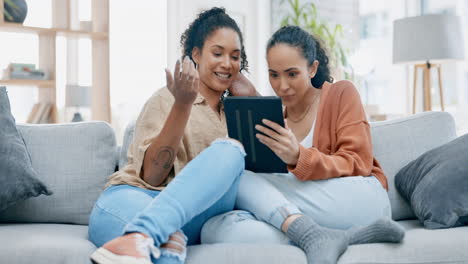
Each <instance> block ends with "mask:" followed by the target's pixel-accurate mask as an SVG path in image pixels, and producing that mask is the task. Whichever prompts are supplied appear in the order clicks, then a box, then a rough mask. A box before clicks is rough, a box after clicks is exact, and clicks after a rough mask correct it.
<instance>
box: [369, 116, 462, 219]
mask: <svg viewBox="0 0 468 264" xmlns="http://www.w3.org/2000/svg"><path fill="white" fill-rule="evenodd" d="M371 127H372V130H371V131H372V143H373V149H374V156H375V157H376V159H377V160H378V161H379V162H380V165H381V166H382V168H383V170H384V172H385V175H386V176H387V178H388V186H389V191H388V196H389V198H390V203H391V206H392V217H393V219H395V220H404V219H415V218H416V217H415V216H414V213H413V212H412V210H411V208H410V206H409V205H408V203H407V202H406V201H405V200H404V199H403V198H402V197H401V196H400V194H399V193H398V192H397V190H396V189H395V175H396V174H397V173H398V171H399V170H400V169H401V168H403V167H404V166H405V165H406V164H408V163H409V162H411V161H412V160H414V159H416V158H417V157H419V156H420V155H421V154H423V153H424V152H426V151H428V150H430V149H433V148H436V147H438V146H440V145H443V144H445V143H447V142H449V141H451V140H452V139H454V138H455V137H456V129H455V121H454V119H453V117H452V116H451V115H450V114H449V113H446V112H424V113H419V114H416V115H412V116H410V117H406V118H400V119H394V120H389V121H383V122H374V123H371Z"/></svg>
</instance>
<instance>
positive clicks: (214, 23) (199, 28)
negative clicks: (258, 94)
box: [180, 7, 249, 71]
mask: <svg viewBox="0 0 468 264" xmlns="http://www.w3.org/2000/svg"><path fill="white" fill-rule="evenodd" d="M219 28H230V29H232V30H234V31H235V32H237V34H239V39H240V43H241V67H240V70H241V71H242V70H246V71H247V70H248V64H249V63H248V61H247V55H246V54H245V48H244V38H243V36H242V32H241V31H240V29H239V26H238V25H237V23H236V21H234V19H232V18H231V17H230V16H229V15H228V14H226V10H225V9H224V8H222V7H213V8H211V9H208V10H205V11H203V12H201V13H200V14H198V17H197V18H196V19H195V20H194V21H193V22H192V23H191V24H190V26H189V27H188V28H187V29H186V30H185V32H184V34H182V37H181V38H180V45H181V46H182V48H183V54H182V55H183V57H185V56H188V57H189V58H190V59H191V60H192V61H193V58H192V50H193V48H195V47H197V48H199V49H200V50H202V49H203V44H205V40H206V38H207V37H209V36H210V34H212V33H213V32H214V31H216V30H217V29H219ZM194 63H195V62H194Z"/></svg>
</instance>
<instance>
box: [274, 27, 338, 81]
mask: <svg viewBox="0 0 468 264" xmlns="http://www.w3.org/2000/svg"><path fill="white" fill-rule="evenodd" d="M321 41H322V40H321V39H319V38H317V37H315V36H313V35H311V34H309V33H308V32H307V31H305V30H303V29H302V28H300V27H298V26H284V27H282V28H280V29H278V30H277V31H276V32H275V33H274V34H273V36H271V38H270V40H268V44H267V52H268V51H269V50H270V49H271V48H272V47H273V46H275V45H276V44H280V43H284V44H287V45H289V46H291V47H296V48H299V49H300V51H301V53H302V55H303V56H304V58H305V59H306V60H307V62H308V66H311V65H312V63H314V61H315V60H317V61H318V62H319V66H318V69H317V73H316V74H315V76H314V78H312V79H311V80H310V81H311V83H312V86H314V87H315V88H317V89H321V88H322V85H323V83H324V82H326V81H327V82H333V77H331V75H330V67H329V65H328V63H329V59H328V56H327V53H326V51H325V49H324V48H323V47H324V45H323V43H321Z"/></svg>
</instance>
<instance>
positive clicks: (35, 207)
mask: <svg viewBox="0 0 468 264" xmlns="http://www.w3.org/2000/svg"><path fill="white" fill-rule="evenodd" d="M17 127H18V129H19V131H20V133H21V134H22V136H23V138H24V141H25V143H26V147H27V149H28V152H29V153H30V156H31V160H32V165H33V168H34V169H35V170H36V171H37V173H38V176H39V179H40V180H41V181H42V182H44V184H45V185H46V186H47V187H48V188H49V190H51V191H52V192H53V194H52V195H51V196H39V197H35V198H31V199H28V200H25V201H22V202H19V203H17V204H16V205H14V206H12V207H10V208H7V209H6V210H5V211H2V212H1V213H0V221H1V222H43V223H44V222H45V223H73V224H88V218H89V214H90V212H91V210H92V208H93V206H94V203H95V201H96V200H97V198H98V196H99V194H100V193H101V192H102V190H103V187H104V185H105V183H106V181H107V178H108V176H109V175H111V174H112V173H113V172H114V170H115V168H116V166H117V155H118V154H117V148H116V141H115V134H114V131H113V129H112V128H111V127H110V126H109V125H108V124H107V123H105V122H79V123H70V124H53V125H18V126H17Z"/></svg>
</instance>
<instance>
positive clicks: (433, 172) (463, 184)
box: [395, 134, 468, 229]
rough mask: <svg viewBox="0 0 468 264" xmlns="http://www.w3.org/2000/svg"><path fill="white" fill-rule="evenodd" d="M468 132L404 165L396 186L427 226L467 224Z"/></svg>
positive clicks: (440, 226)
mask: <svg viewBox="0 0 468 264" xmlns="http://www.w3.org/2000/svg"><path fill="white" fill-rule="evenodd" d="M467 153H468V134H466V135H464V136H461V137H458V138H456V139H454V140H452V141H451V142H449V143H447V144H445V145H442V146H440V147H438V148H435V149H432V150H430V151H428V152H426V153H424V154H423V155H421V156H420V157H418V158H417V159H416V160H414V161H412V162H410V163H409V164H408V165H406V166H405V167H403V168H402V169H401V170H400V171H399V172H398V174H397V175H396V176H395V186H396V188H397V190H398V191H399V192H400V194H401V195H402V196H403V197H404V199H406V200H407V201H408V202H409V204H410V205H411V207H412V209H413V211H414V213H415V215H416V216H417V217H418V219H419V220H420V221H421V222H422V223H423V224H424V226H425V227H426V228H429V229H437V228H449V227H455V226H461V225H465V224H468V155H467Z"/></svg>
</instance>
